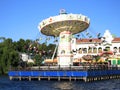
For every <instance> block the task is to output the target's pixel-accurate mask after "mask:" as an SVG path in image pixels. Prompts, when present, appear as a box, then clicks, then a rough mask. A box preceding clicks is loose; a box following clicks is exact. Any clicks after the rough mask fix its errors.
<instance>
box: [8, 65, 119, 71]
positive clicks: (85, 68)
mask: <svg viewBox="0 0 120 90" xmlns="http://www.w3.org/2000/svg"><path fill="white" fill-rule="evenodd" d="M9 70H10V71H18V70H21V71H26V70H27V71H30V70H32V71H34V70H35V71H36V70H37V71H38V70H79V71H88V70H120V67H117V66H109V67H108V65H100V64H98V65H81V66H60V65H59V66H50V65H48V66H33V67H24V68H22V67H17V68H13V67H11V68H10V69H9Z"/></svg>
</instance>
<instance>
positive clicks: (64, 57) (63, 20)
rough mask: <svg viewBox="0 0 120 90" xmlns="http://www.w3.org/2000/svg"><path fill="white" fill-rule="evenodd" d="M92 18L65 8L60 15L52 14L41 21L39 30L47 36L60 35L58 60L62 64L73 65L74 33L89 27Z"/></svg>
mask: <svg viewBox="0 0 120 90" xmlns="http://www.w3.org/2000/svg"><path fill="white" fill-rule="evenodd" d="M89 24H90V20H89V18H88V17H87V16H84V15H82V14H67V13H66V11H65V10H64V9H62V10H60V13H59V15H57V16H51V17H49V18H47V19H44V20H43V21H41V22H40V23H39V26H38V28H39V30H40V32H41V33H42V34H44V35H46V36H54V37H59V44H58V47H57V48H56V49H57V60H58V63H57V64H58V65H60V66H70V65H73V54H72V50H71V43H72V35H74V34H77V33H81V32H82V31H84V30H86V29H87V28H88V27H89Z"/></svg>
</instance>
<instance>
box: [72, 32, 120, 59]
mask: <svg viewBox="0 0 120 90" xmlns="http://www.w3.org/2000/svg"><path fill="white" fill-rule="evenodd" d="M72 51H73V54H74V56H73V58H74V59H75V58H81V57H82V56H83V55H101V54H102V53H103V52H105V51H107V52H109V53H110V54H111V55H114V57H116V58H117V57H120V38H118V37H113V35H112V34H111V33H110V32H109V30H106V31H105V33H104V35H103V37H102V38H93V39H76V38H73V39H72Z"/></svg>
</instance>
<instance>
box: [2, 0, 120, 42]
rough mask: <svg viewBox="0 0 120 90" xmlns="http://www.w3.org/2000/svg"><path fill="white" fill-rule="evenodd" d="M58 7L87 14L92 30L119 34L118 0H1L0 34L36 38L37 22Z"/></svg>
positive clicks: (57, 11)
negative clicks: (107, 30)
mask: <svg viewBox="0 0 120 90" xmlns="http://www.w3.org/2000/svg"><path fill="white" fill-rule="evenodd" d="M60 9H65V10H66V11H67V13H74V14H83V15H86V16H88V17H89V18H90V27H89V29H90V30H92V32H95V33H99V32H100V33H102V34H103V33H104V31H105V30H106V29H109V30H110V32H111V33H112V34H115V35H116V36H117V37H120V33H119V29H120V27H119V26H120V22H119V21H120V0H0V37H6V38H12V39H13V40H15V41H18V40H19V39H20V38H23V39H32V40H35V39H36V38H39V36H40V35H41V34H39V30H38V28H37V27H38V24H39V22H40V21H42V20H43V19H46V18H48V17H50V16H55V15H58V14H59V10H60Z"/></svg>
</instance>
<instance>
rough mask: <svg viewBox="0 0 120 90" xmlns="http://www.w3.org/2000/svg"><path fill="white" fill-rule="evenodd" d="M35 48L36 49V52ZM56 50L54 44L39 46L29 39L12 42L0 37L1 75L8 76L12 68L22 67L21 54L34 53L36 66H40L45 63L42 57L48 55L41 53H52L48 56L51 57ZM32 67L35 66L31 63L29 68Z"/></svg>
mask: <svg viewBox="0 0 120 90" xmlns="http://www.w3.org/2000/svg"><path fill="white" fill-rule="evenodd" d="M34 47H36V48H35V50H34ZM31 48H32V49H31ZM54 49H55V45H54V44H50V45H48V46H47V45H46V44H45V43H43V44H39V43H38V42H35V41H32V40H29V39H27V40H24V39H20V40H19V41H12V39H10V38H8V39H6V38H4V37H0V74H6V73H7V72H8V70H9V68H10V67H14V68H17V67H18V66H20V65H19V64H20V56H19V53H27V54H31V53H32V55H33V59H34V60H35V64H36V65H38V66H40V65H41V63H42V61H43V58H42V57H43V56H44V57H46V55H42V53H41V52H43V51H45V52H50V53H49V54H48V55H49V56H50V57H51V55H52V52H53V51H54ZM32 65H33V64H31V63H30V64H29V65H28V66H32Z"/></svg>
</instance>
